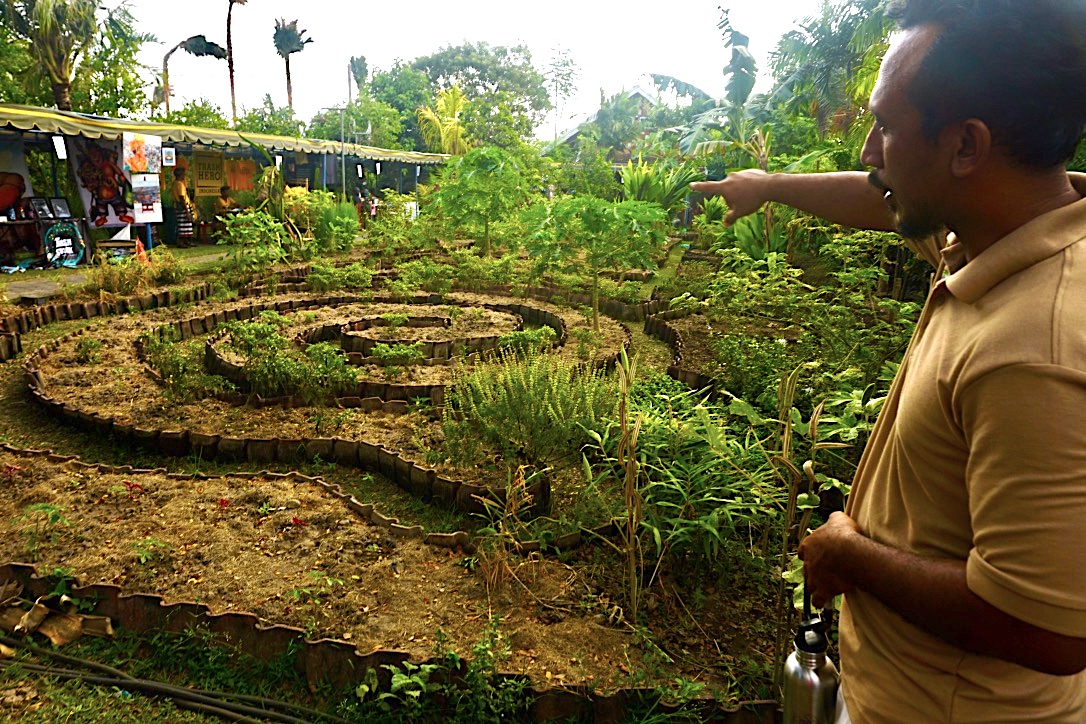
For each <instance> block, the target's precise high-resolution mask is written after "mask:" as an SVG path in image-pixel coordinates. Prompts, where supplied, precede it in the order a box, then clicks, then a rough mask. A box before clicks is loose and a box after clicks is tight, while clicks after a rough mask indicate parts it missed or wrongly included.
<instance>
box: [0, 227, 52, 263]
mask: <svg viewBox="0 0 1086 724" xmlns="http://www.w3.org/2000/svg"><path fill="white" fill-rule="evenodd" d="M47 221H48V220H47ZM42 233H43V232H42V228H41V222H40V221H38V220H37V219H20V220H19V221H2V222H0V261H4V262H10V261H12V260H13V259H14V258H15V250H16V249H20V248H25V249H28V250H29V251H31V252H33V253H35V254H39V255H40V254H41V253H42V245H41V239H42Z"/></svg>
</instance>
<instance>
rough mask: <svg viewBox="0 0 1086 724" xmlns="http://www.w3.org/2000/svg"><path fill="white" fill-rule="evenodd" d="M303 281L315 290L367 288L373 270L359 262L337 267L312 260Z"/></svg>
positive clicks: (371, 282)
mask: <svg viewBox="0 0 1086 724" xmlns="http://www.w3.org/2000/svg"><path fill="white" fill-rule="evenodd" d="M305 281H306V284H308V285H309V288H310V289H312V290H313V291H315V292H330V291H335V290H339V289H350V290H356V291H357V290H368V289H369V288H370V287H371V286H372V284H373V270H372V269H370V268H369V267H367V266H366V265H364V264H362V263H361V262H355V263H353V264H350V265H349V266H345V267H337V266H334V265H332V264H329V263H326V262H314V264H313V265H312V266H311V267H310V270H309V274H308V275H307V276H306V278H305Z"/></svg>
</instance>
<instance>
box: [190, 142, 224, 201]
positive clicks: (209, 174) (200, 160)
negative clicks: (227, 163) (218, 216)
mask: <svg viewBox="0 0 1086 724" xmlns="http://www.w3.org/2000/svg"><path fill="white" fill-rule="evenodd" d="M223 161H224V156H223V154H222V153H219V152H217V151H193V152H192V165H191V166H190V167H189V183H190V184H192V186H191V191H192V195H193V196H218V195H219V190H220V189H221V188H222V187H223V184H225V183H226V181H225V179H226V173H225V171H224V168H223V167H224V164H223Z"/></svg>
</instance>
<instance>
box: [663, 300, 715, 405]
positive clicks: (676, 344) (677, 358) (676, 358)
mask: <svg viewBox="0 0 1086 724" xmlns="http://www.w3.org/2000/svg"><path fill="white" fill-rule="evenodd" d="M690 314H691V313H690V312H686V311H678V310H672V311H668V312H662V313H660V314H656V315H653V316H652V317H649V319H647V320H646V321H645V334H648V335H650V336H652V337H655V338H656V339H658V340H660V341H661V342H664V343H665V344H668V345H670V346H671V350H672V352H673V355H672V361H671V364H670V365H668V368H667V374H668V376H669V377H671V378H672V379H674V380H678V381H679V382H682V383H683V384H684V385H686V386H688V387H690V388H691V389H695V390H706V389H707V390H709V392H710V395H711V396H712V397H713V398H717V397H723V396H728V397H730V395H729V393H727V392H726V391H725V389H724V384H723V383H722V382H721V381H720V380H718V379H717V378H715V377H710V376H709V375H706V374H702V373H701V372H697V371H695V370H689V369H686V368H684V367H683V366H682V362H683V340H682V335H681V334H679V330H677V329H675V328H674V327H672V326H671V325H670V324H668V322H669V321H670V320H672V319H681V318H683V317H688V316H690Z"/></svg>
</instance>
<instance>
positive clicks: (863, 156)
mask: <svg viewBox="0 0 1086 724" xmlns="http://www.w3.org/2000/svg"><path fill="white" fill-rule="evenodd" d="M860 163H862V164H863V165H865V166H871V167H873V168H882V133H881V132H880V131H879V128H878V126H877V125H875V126H872V127H871V130H870V131H869V132H868V134H867V139H866V140H865V141H864V147H863V150H862V151H860Z"/></svg>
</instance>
